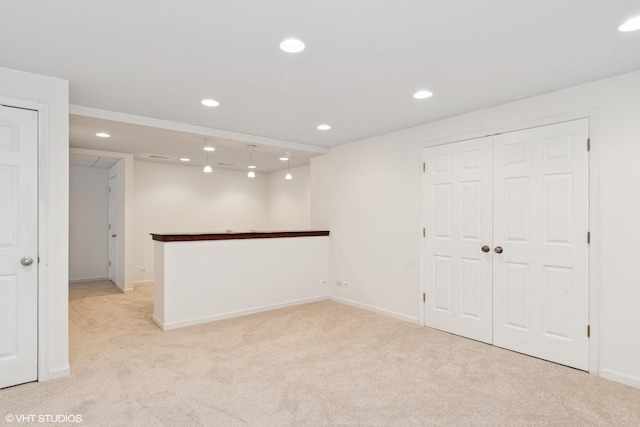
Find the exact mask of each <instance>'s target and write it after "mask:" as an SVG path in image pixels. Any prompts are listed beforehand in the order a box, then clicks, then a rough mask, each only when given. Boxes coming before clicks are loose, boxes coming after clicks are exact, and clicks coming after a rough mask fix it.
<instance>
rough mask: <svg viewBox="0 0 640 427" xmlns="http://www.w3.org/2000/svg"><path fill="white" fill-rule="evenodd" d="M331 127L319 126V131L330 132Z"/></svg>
mask: <svg viewBox="0 0 640 427" xmlns="http://www.w3.org/2000/svg"><path fill="white" fill-rule="evenodd" d="M329 129H331V126H329V125H318V130H329Z"/></svg>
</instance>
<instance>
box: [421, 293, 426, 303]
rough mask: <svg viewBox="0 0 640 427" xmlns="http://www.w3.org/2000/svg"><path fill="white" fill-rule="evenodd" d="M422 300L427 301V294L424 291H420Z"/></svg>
mask: <svg viewBox="0 0 640 427" xmlns="http://www.w3.org/2000/svg"><path fill="white" fill-rule="evenodd" d="M422 302H427V294H426V293H424V292H423V293H422Z"/></svg>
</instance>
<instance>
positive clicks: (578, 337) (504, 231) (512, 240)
mask: <svg viewBox="0 0 640 427" xmlns="http://www.w3.org/2000/svg"><path fill="white" fill-rule="evenodd" d="M587 138H588V121H587V120H586V119H584V120H577V121H572V122H566V123H560V124H555V125H551V126H544V127H539V128H533V129H528V130H523V131H519V132H512V133H507V134H503V135H498V136H496V137H494V146H493V148H494V159H493V170H494V184H493V197H494V199H493V200H494V205H493V246H494V248H497V247H501V248H502V253H499V254H498V253H492V255H493V257H494V267H493V284H494V286H493V295H494V300H493V310H494V311H493V312H494V317H493V324H494V327H493V343H494V344H495V345H497V346H500V347H504V348H507V349H511V350H515V351H518V352H522V353H526V354H529V355H532V356H536V357H540V358H543V359H547V360H550V361H553V362H557V363H561V364H564V365H568V366H572V367H575V368H578V369H584V370H588V368H589V366H588V338H587V324H588V307H589V277H588V269H589V264H588V263H589V247H588V244H587V232H588V230H589V176H588V171H589V169H588V168H589V161H588V152H587V145H586V144H587Z"/></svg>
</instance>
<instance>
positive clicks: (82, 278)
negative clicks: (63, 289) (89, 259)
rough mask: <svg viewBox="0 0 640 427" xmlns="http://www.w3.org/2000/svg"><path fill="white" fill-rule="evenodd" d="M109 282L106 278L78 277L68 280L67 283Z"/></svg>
mask: <svg viewBox="0 0 640 427" xmlns="http://www.w3.org/2000/svg"><path fill="white" fill-rule="evenodd" d="M105 280H109V278H108V277H107V276H104V277H103V276H100V277H80V278H78V279H69V283H82V282H103V281H105Z"/></svg>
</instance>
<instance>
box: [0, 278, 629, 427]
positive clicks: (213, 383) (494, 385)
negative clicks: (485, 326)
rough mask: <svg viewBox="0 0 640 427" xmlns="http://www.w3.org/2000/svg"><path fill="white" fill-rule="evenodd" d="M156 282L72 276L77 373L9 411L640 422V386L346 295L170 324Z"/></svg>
mask: <svg viewBox="0 0 640 427" xmlns="http://www.w3.org/2000/svg"><path fill="white" fill-rule="evenodd" d="M152 292H153V288H152V286H151V285H141V286H137V287H136V290H135V292H133V293H131V294H126V295H123V294H120V293H118V292H117V291H116V290H115V288H114V287H113V286H111V285H110V284H109V283H108V282H106V283H88V284H74V285H71V292H70V294H71V298H70V313H69V315H70V342H71V348H70V355H71V372H72V375H71V377H69V378H64V379H60V380H55V381H51V382H47V383H31V384H25V385H21V386H16V387H11V388H8V389H4V390H0V416H2V417H3V421H4V415H5V414H65V415H69V414H78V415H82V419H83V423H82V425H88V426H162V425H166V426H189V425H210V426H347V425H348V426H403V427H404V426H427V425H441V426H445V425H470V426H471V425H473V426H476V425H479V426H502V425H504V426H518V425H566V426H586V425H602V426H639V425H640V390H639V389H635V388H632V387H628V386H624V385H621V384H617V383H614V382H611V381H607V380H604V379H601V378H597V377H595V376H592V375H589V374H587V373H584V372H581V371H577V370H574V369H570V368H567V367H563V366H559V365H555V364H553V363H549V362H545V361H542V360H539V359H535V358H531V357H527V356H524V355H521V354H517V353H513V352H510V351H506V350H502V349H499V348H496V347H492V346H489V345H485V344H481V343H478V342H475V341H471V340H467V339H463V338H460V337H457V336H454V335H449V334H446V333H443V332H439V331H436V330H431V329H429V328H425V327H420V326H416V325H411V324H408V323H405V322H401V321H397V320H395V319H392V318H388V317H385V316H381V315H378V314H374V313H370V312H367V311H363V310H359V309H355V308H352V307H348V306H345V305H341V304H337V303H334V302H330V301H325V302H319V303H313V304H308V305H303V306H297V307H291V308H285V309H281V310H276V311H271V312H266V313H260V314H256V315H251V316H246V317H242V318H237V319H231V320H225V321H220V322H216V323H209V324H206V325H200V326H195V327H190V328H185V329H180V330H175V331H170V332H162V331H161V330H160V329H158V328H157V327H156V326H155V325H154V324H153V323H152V321H151V314H152ZM14 425H16V423H14ZM20 425H25V423H20ZM37 425H43V424H37Z"/></svg>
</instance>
